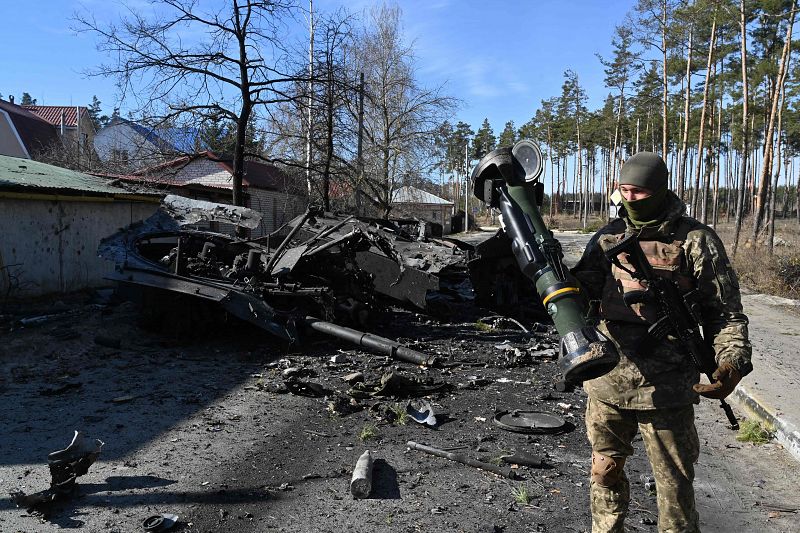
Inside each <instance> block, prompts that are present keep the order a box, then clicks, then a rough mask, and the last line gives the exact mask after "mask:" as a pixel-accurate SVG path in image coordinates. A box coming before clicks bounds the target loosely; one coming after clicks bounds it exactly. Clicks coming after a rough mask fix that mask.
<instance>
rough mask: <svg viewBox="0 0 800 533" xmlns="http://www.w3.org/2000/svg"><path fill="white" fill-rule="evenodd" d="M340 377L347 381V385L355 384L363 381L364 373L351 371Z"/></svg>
mask: <svg viewBox="0 0 800 533" xmlns="http://www.w3.org/2000/svg"><path fill="white" fill-rule="evenodd" d="M342 379H343V380H345V381H346V382H347V384H348V385H351V386H352V385H355V384H356V383H362V382H363V381H364V374H362V373H361V372H353V373H352V374H347V375H346V376H342Z"/></svg>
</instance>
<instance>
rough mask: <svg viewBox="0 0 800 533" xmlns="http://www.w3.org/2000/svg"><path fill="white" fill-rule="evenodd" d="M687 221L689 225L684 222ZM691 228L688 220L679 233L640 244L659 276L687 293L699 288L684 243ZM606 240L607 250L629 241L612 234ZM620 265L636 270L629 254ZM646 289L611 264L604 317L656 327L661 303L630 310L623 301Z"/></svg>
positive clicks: (680, 225) (602, 303) (605, 287)
mask: <svg viewBox="0 0 800 533" xmlns="http://www.w3.org/2000/svg"><path fill="white" fill-rule="evenodd" d="M684 221H686V222H684ZM690 229H692V228H691V224H690V223H688V221H687V220H686V219H685V218H684V219H682V220H681V221H679V222H678V227H677V229H676V231H675V232H674V233H673V234H672V235H670V236H669V237H667V238H666V239H665V240H663V241H661V240H650V241H639V244H640V245H641V247H642V252H644V255H645V257H646V258H647V261H648V262H649V263H650V265H651V266H652V267H653V273H654V274H655V275H657V276H661V277H663V278H667V279H670V280H673V281H674V282H675V283H676V284H677V285H678V287H679V288H680V290H681V292H682V293H683V294H685V293H687V292H689V291H691V290H692V289H694V288H695V279H694V277H692V275H691V274H690V273H689V268H688V264H687V261H686V257H685V253H684V250H683V243H684V242H685V240H686V235H687V234H688V232H689V230H690ZM609 237H610V238H608V239H607V240H606V243H607V244H606V246H604V248H606V247H608V248H610V247H611V246H614V245H615V244H617V243H619V241H621V240H622V239H624V238H625V234H624V233H623V234H619V235H611V236H609ZM619 259H620V262H621V263H622V265H623V266H625V267H626V268H628V269H630V270H633V267H632V266H631V265H630V263H628V258H627V254H620V255H619ZM645 289H646V287H645V286H644V285H642V284H641V283H639V281H637V280H635V279H633V277H631V275H630V274H628V273H627V272H625V271H624V270H622V269H621V268H619V267H617V266H616V265H614V264H612V265H611V271H610V272H609V274H608V275H607V276H606V280H605V283H604V284H603V294H602V298H601V301H600V310H601V315H602V316H603V318H604V319H606V320H613V321H620V322H631V323H634V324H647V325H649V324H653V323H654V322H655V321H656V320H658V310H657V304H655V303H649V302H645V303H636V304H633V305H632V306H630V307H628V306H627V305H625V302H624V301H623V299H622V298H623V294H624V293H626V292H631V291H638V290H645Z"/></svg>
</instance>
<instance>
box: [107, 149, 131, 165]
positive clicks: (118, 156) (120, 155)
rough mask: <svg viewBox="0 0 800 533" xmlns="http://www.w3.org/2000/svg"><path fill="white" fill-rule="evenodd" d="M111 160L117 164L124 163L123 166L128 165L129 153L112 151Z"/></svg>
mask: <svg viewBox="0 0 800 533" xmlns="http://www.w3.org/2000/svg"><path fill="white" fill-rule="evenodd" d="M111 160H112V161H114V162H115V163H122V164H123V165H127V164H128V151H127V150H117V149H112V150H111Z"/></svg>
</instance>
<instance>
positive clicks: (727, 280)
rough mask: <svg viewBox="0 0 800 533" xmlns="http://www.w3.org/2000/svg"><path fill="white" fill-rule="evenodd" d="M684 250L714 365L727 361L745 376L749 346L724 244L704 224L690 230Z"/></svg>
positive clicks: (743, 315)
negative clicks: (712, 348)
mask: <svg viewBox="0 0 800 533" xmlns="http://www.w3.org/2000/svg"><path fill="white" fill-rule="evenodd" d="M685 249H686V257H687V261H688V263H689V268H690V270H691V271H692V272H693V273H694V277H695V279H696V280H697V288H698V290H699V291H700V294H701V298H700V305H701V309H702V315H703V316H702V318H703V325H704V331H705V335H706V337H710V338H711V339H712V345H713V347H714V353H715V355H716V360H717V365H720V364H722V363H730V364H732V365H733V366H734V367H735V368H736V369H737V370H739V372H740V373H741V375H742V376H745V375H747V374H748V373H750V371H751V370H752V369H753V365H752V363H751V356H752V347H751V345H750V340H749V338H748V332H747V316H746V315H745V314H744V313H743V312H742V298H741V294H740V292H739V282H738V280H737V277H736V273H735V272H734V270H733V267H732V266H731V263H730V261H729V260H728V254H727V253H726V252H725V246H724V245H723V244H722V241H721V240H720V239H719V237H718V236H717V234H716V233H715V232H714V231H713V230H712V229H710V228H708V227H703V228H701V229H697V230H694V231H691V232H689V235H688V236H687V239H686V243H685Z"/></svg>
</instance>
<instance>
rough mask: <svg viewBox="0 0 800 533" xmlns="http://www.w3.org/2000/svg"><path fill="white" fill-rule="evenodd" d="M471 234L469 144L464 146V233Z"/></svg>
mask: <svg viewBox="0 0 800 533" xmlns="http://www.w3.org/2000/svg"><path fill="white" fill-rule="evenodd" d="M468 232H469V143H465V144H464V233H468Z"/></svg>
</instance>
